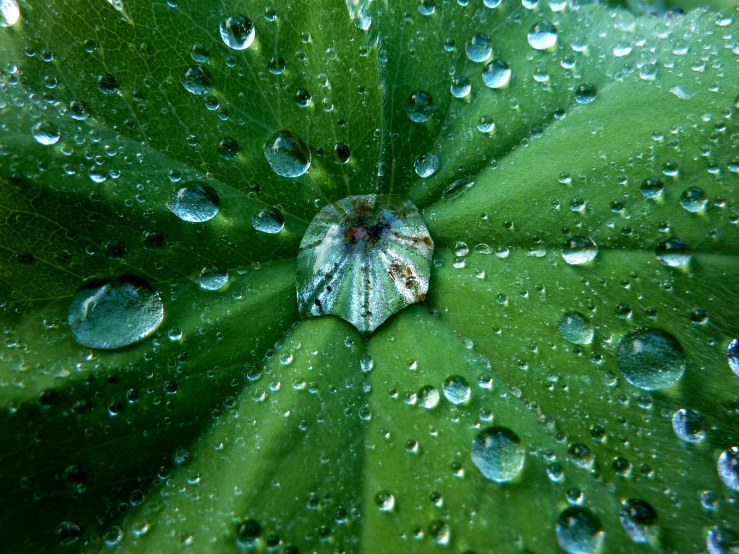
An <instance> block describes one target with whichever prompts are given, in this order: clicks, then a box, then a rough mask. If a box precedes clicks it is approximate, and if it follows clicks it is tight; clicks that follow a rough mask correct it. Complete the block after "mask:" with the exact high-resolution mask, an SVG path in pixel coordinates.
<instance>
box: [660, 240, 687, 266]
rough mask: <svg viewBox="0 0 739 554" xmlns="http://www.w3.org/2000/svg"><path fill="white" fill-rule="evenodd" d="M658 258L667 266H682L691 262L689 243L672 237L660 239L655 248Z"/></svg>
mask: <svg viewBox="0 0 739 554" xmlns="http://www.w3.org/2000/svg"><path fill="white" fill-rule="evenodd" d="M655 253H656V254H657V259H658V260H659V262H660V263H661V264H662V265H666V266H667V267H682V266H684V265H687V264H688V263H689V262H690V258H691V256H690V254H689V253H688V243H687V242H685V241H684V240H682V239H678V238H670V239H665V240H663V241H660V242H659V244H657V248H656V249H655Z"/></svg>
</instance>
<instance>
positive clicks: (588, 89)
mask: <svg viewBox="0 0 739 554" xmlns="http://www.w3.org/2000/svg"><path fill="white" fill-rule="evenodd" d="M597 93H598V91H597V90H596V88H595V85H594V84H592V83H583V84H582V85H580V86H579V87H577V88H576V89H575V100H576V101H577V103H578V104H590V103H591V102H592V101H593V100H595V95H596V94H597Z"/></svg>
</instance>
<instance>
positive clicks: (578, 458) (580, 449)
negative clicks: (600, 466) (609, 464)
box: [567, 442, 595, 469]
mask: <svg viewBox="0 0 739 554" xmlns="http://www.w3.org/2000/svg"><path fill="white" fill-rule="evenodd" d="M567 457H568V458H569V460H570V461H571V462H572V463H573V464H575V465H576V466H578V467H581V468H583V469H590V468H592V467H593V464H594V463H595V454H593V451H592V450H590V447H589V446H588V445H586V444H583V443H580V442H574V443H572V444H570V445H569V446H568V447H567Z"/></svg>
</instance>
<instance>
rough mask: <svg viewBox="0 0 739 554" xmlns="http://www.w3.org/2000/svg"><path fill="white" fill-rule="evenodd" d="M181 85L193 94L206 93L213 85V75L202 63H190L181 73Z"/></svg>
mask: <svg viewBox="0 0 739 554" xmlns="http://www.w3.org/2000/svg"><path fill="white" fill-rule="evenodd" d="M182 86H183V87H185V90H187V91H188V92H191V93H193V94H197V95H202V94H207V93H208V92H209V91H210V89H211V87H212V86H213V77H212V76H211V74H210V71H208V70H207V69H206V68H204V67H203V66H202V65H191V66H190V67H188V68H187V69H185V72H184V73H183V74H182Z"/></svg>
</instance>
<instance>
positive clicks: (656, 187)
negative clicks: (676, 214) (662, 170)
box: [641, 177, 665, 200]
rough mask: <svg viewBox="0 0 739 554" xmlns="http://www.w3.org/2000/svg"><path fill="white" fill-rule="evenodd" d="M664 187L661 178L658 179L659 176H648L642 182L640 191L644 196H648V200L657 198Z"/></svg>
mask: <svg viewBox="0 0 739 554" xmlns="http://www.w3.org/2000/svg"><path fill="white" fill-rule="evenodd" d="M664 188H665V184H664V183H663V182H662V179H660V178H659V177H650V178H649V179H646V180H645V181H644V182H643V183H642V185H641V193H642V195H643V196H644V198H649V199H650V200H652V199H655V198H659V196H660V195H661V194H662V190H663V189H664Z"/></svg>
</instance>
